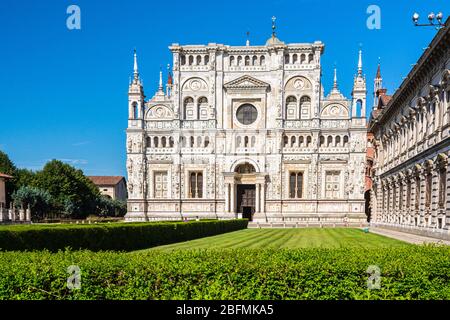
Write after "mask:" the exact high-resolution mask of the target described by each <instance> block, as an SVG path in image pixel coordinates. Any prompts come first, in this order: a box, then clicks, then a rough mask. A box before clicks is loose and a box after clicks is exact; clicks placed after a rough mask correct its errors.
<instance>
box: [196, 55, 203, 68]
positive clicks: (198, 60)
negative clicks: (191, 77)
mask: <svg viewBox="0 0 450 320" xmlns="http://www.w3.org/2000/svg"><path fill="white" fill-rule="evenodd" d="M196 62H197V65H198V66H199V65H201V64H202V56H197V61H196Z"/></svg>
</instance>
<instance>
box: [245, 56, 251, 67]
mask: <svg viewBox="0 0 450 320" xmlns="http://www.w3.org/2000/svg"><path fill="white" fill-rule="evenodd" d="M245 65H246V66H249V65H250V57H249V56H245Z"/></svg>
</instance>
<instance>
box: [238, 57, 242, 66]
mask: <svg viewBox="0 0 450 320" xmlns="http://www.w3.org/2000/svg"><path fill="white" fill-rule="evenodd" d="M237 65H238V66H240V65H242V57H241V56H238V57H237Z"/></svg>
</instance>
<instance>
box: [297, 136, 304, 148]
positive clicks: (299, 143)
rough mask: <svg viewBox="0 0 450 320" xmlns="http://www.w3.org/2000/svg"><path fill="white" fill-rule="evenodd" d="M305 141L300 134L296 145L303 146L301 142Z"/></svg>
mask: <svg viewBox="0 0 450 320" xmlns="http://www.w3.org/2000/svg"><path fill="white" fill-rule="evenodd" d="M304 143H305V138H303V136H300V137H299V141H298V145H299V146H300V147H303V144H304Z"/></svg>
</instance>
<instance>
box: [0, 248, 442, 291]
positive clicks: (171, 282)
mask: <svg viewBox="0 0 450 320" xmlns="http://www.w3.org/2000/svg"><path fill="white" fill-rule="evenodd" d="M71 265H77V266H79V267H80V269H81V288H80V289H79V290H73V291H70V290H69V289H67V286H66V284H67V278H68V277H69V274H68V273H67V268H68V266H71ZM371 265H376V266H378V267H379V268H380V271H381V274H380V276H381V278H380V279H381V281H380V289H372V290H369V289H368V287H367V280H368V276H369V275H368V274H367V273H366V272H367V269H368V267H369V266H371ZM449 270H450V248H449V247H437V246H406V247H397V248H379V249H378V248H377V249H363V248H342V249H322V248H321V249H318V248H312V249H303V250H269V249H266V250H245V249H237V250H175V251H162V250H147V251H143V252H142V251H141V252H129V253H117V252H98V253H95V252H90V251H77V252H72V251H60V252H58V253H54V254H52V253H50V252H47V251H44V252H0V274H1V277H0V300H1V299H136V300H139V299H225V300H227V299H231V300H241V299H242V300H247V299H250V300H253V299H258V300H268V299H275V300H278V299H331V300H337V299H450V273H449Z"/></svg>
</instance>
